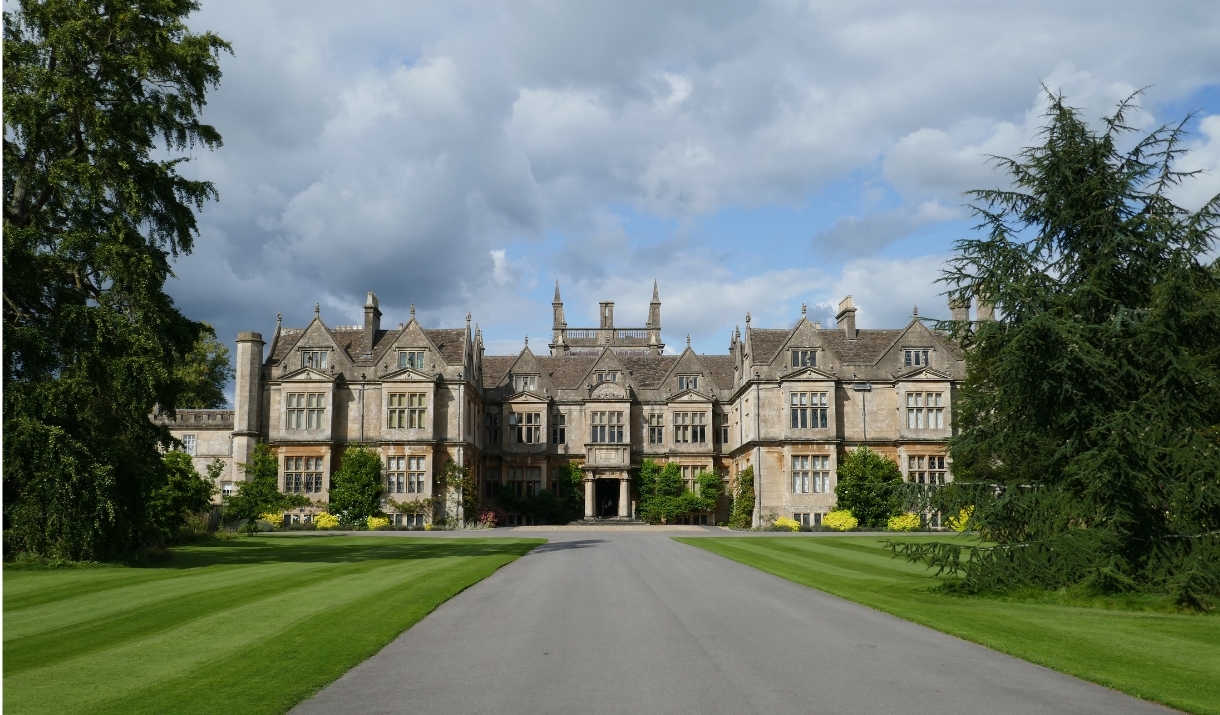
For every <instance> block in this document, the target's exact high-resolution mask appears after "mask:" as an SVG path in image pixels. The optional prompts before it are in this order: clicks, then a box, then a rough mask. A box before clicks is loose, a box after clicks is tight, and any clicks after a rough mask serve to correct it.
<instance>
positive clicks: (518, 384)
mask: <svg viewBox="0 0 1220 715" xmlns="http://www.w3.org/2000/svg"><path fill="white" fill-rule="evenodd" d="M513 389H514V390H516V391H517V392H525V391H526V390H537V389H538V376H537V375H514V376H513Z"/></svg>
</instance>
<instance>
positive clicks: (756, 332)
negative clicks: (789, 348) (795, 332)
mask: <svg viewBox="0 0 1220 715" xmlns="http://www.w3.org/2000/svg"><path fill="white" fill-rule="evenodd" d="M746 332H747V333H748V335H749V339H750V350H751V351H752V352H753V356H751V358H750V360H751V361H752V362H753V363H754V364H755V365H766V364H768V363H770V362H771V361H772V360H774V359H775V353H776V352H778V351H779V349H780V347H781V346H783V344H784V343H785V342H787V340H788V336H789V335H791V334H792V331H791V330H783V329H778V328H748V329H747V331H746Z"/></svg>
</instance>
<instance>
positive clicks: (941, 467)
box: [907, 454, 946, 484]
mask: <svg viewBox="0 0 1220 715" xmlns="http://www.w3.org/2000/svg"><path fill="white" fill-rule="evenodd" d="M945 473H946V470H945V456H944V455H943V454H937V455H931V456H924V455H912V456H910V457H907V480H908V481H912V482H915V483H917V484H944V483H945Z"/></svg>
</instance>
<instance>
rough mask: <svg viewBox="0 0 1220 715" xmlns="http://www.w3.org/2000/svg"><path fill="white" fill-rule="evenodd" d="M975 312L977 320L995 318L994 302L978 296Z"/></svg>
mask: <svg viewBox="0 0 1220 715" xmlns="http://www.w3.org/2000/svg"><path fill="white" fill-rule="evenodd" d="M975 312H976V313H977V314H978V320H979V322H982V321H984V320H995V303H993V302H991V301H990V300H987V299H985V298H983V297H982V296H979V306H978V309H977V310H976V311H975Z"/></svg>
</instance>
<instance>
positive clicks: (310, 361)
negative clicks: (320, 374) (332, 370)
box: [301, 350, 327, 370]
mask: <svg viewBox="0 0 1220 715" xmlns="http://www.w3.org/2000/svg"><path fill="white" fill-rule="evenodd" d="M326 354H327V351H326V350H305V351H303V352H302V353H301V367H312V368H313V369H315V370H325V369H326Z"/></svg>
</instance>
